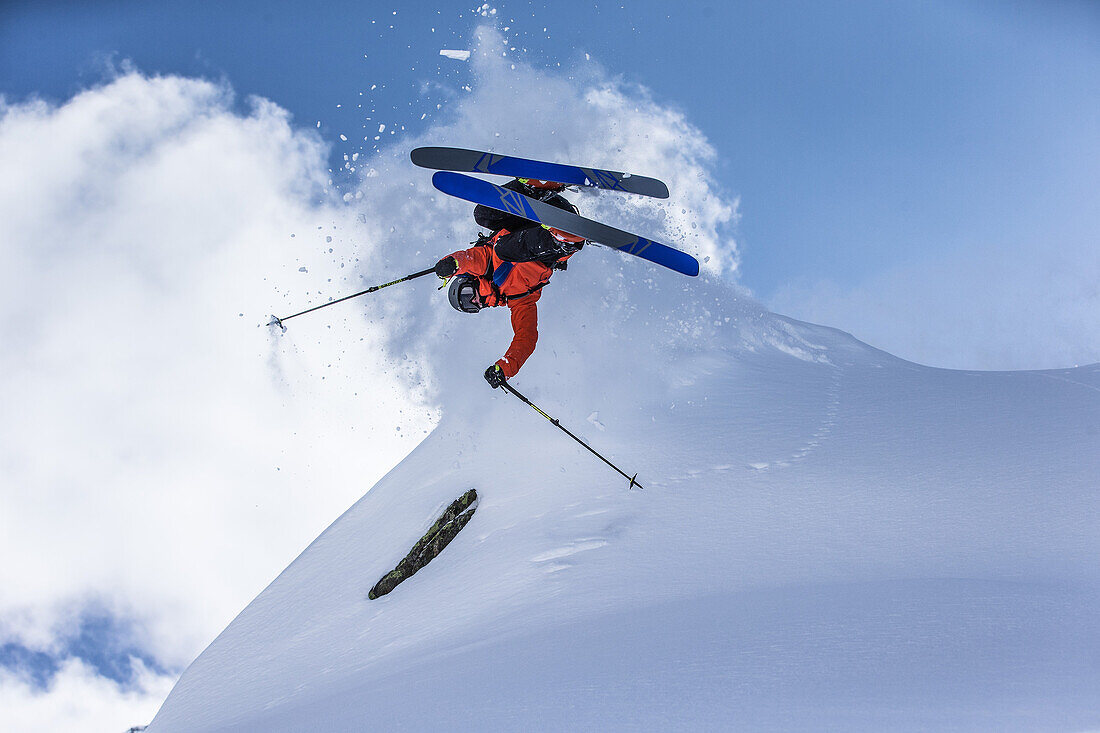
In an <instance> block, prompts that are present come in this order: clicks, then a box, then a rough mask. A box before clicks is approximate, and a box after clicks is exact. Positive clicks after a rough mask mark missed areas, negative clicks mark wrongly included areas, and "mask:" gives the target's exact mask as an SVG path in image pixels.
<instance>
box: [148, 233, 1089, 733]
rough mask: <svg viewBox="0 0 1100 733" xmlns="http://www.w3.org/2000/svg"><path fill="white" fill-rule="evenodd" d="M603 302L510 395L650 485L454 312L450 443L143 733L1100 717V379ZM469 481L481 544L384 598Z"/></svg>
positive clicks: (434, 438)
mask: <svg viewBox="0 0 1100 733" xmlns="http://www.w3.org/2000/svg"><path fill="white" fill-rule="evenodd" d="M585 254H586V256H588V257H593V258H594V257H595V256H596V255H597V254H598V255H600V256H607V254H608V253H604V252H601V253H591V254H590V253H585ZM611 254H612V255H613V256H618V255H614V253H611ZM569 274H573V272H572V269H571V271H570V273H569ZM591 277H597V276H594V275H593V276H591ZM615 277H619V276H615ZM579 280H583V276H582V277H581V278H577V280H575V281H574V282H577V281H579ZM658 283H659V284H658ZM586 285H587V287H590V286H592V283H587V284H586ZM587 287H586V288H585V290H587ZM563 290H564V291H566V292H567V293H568V290H569V288H563ZM673 292H675V293H676V294H677V297H680V298H681V299H682V301H683V303H684V305H683V307H682V308H681V309H674V308H670V307H668V302H669V300H671V297H667V298H666V296H668V295H669V294H670V293H673ZM657 293H663V294H664V295H656V294H657ZM569 294H572V295H577V294H575V293H569ZM554 295H556V296H559V299H558V301H557V302H558V305H557V306H556V307H558V308H560V307H562V306H561V302H560V301H561V295H560V294H559V293H554ZM577 297H580V296H579V295H577ZM604 297H605V302H604V303H603V304H602V305H603V308H602V309H601V310H600V318H599V319H594V318H592V317H590V316H580V317H578V318H575V319H573V320H571V321H570V320H569V319H567V318H564V317H562V316H561V315H560V314H559V315H558V316H556V317H554V318H549V319H547V320H546V326H545V328H544V329H543V334H542V339H543V343H542V344H541V345H540V347H539V348H540V350H541V353H540V355H539V358H537V359H533V360H532V362H531V363H530V364H529V365H528V366H527V367H525V368H524V370H523V371H522V372H521V374H520V375H519V376H518V377H517V384H520V383H522V384H524V385H526V386H528V389H527V390H526V392H527V393H528V396H530V397H531V398H532V399H534V400H535V401H536V402H538V403H540V405H541V406H542V407H543V408H544V409H546V410H548V411H549V412H550V413H551V414H554V415H555V416H557V417H559V418H560V419H561V420H562V422H563V423H564V424H566V425H569V426H571V427H573V428H574V429H575V430H577V431H579V432H580V433H581V434H582V435H584V436H585V437H586V438H587V439H589V440H590V441H591V442H592V443H593V444H594V445H595V446H596V447H597V448H599V449H600V450H603V451H605V452H606V454H607V455H609V456H610V457H611V458H613V459H614V460H616V461H618V462H620V463H621V464H623V465H624V467H627V468H629V470H630V471H631V472H633V471H639V473H640V475H639V479H640V480H644V481H645V485H646V487H647V488H646V490H645V491H627V489H626V485H625V481H623V480H621V479H620V478H619V477H618V476H617V475H615V474H614V473H613V472H611V471H610V470H609V469H608V468H607V467H606V466H604V465H603V464H601V463H599V461H597V460H596V459H595V458H593V457H592V456H591V455H589V454H587V453H586V452H584V451H583V449H581V448H580V447H579V446H576V445H575V444H572V443H571V442H570V441H568V439H566V438H565V437H564V436H561V435H560V434H558V433H557V431H555V430H553V428H552V427H550V426H548V425H547V424H546V423H545V421H544V420H542V419H541V418H539V417H538V416H537V415H535V414H534V413H533V412H532V411H530V410H529V409H528V408H526V407H525V406H523V405H522V404H520V403H519V402H518V401H516V400H514V399H513V398H511V397H509V396H508V395H505V394H503V393H502V392H500V391H497V392H490V391H489V390H488V388H487V387H486V386H485V385H484V383H479V380H480V377H479V371H478V370H477V369H476V368H474V365H475V364H477V365H480V364H481V362H483V361H484V358H483V357H482V358H480V360H479V357H481V352H482V351H483V349H481V347H480V345H479V344H478V340H477V335H476V333H474V332H472V331H471V332H470V333H466V332H465V331H463V330H462V328H464V325H463V324H465V323H469V322H470V321H469V319H467V321H465V322H463V321H456V323H457V324H460V325H458V326H456V327H455V328H456V329H458V333H456V334H454V335H453V338H454V342H455V343H454V344H453V345H452V344H445V346H444V347H441V348H450V349H452V350H451V351H450V352H449V354H448V356H449V357H450V358H451V363H452V364H453V366H454V372H453V373H449V374H448V375H447V376H444V377H441V379H442V387H443V390H442V393H443V394H444V396H445V397H444V400H445V402H444V405H443V418H442V421H441V422H440V424H439V425H438V427H437V428H436V429H435V431H434V432H433V433H432V434H431V435H430V436H429V437H428V438H427V439H426V440H425V441H424V442H423V443H422V444H421V445H420V446H419V447H418V448H417V449H416V450H415V451H413V453H412V454H411V455H410V456H409V457H408V458H407V459H406V460H405V461H403V462H402V463H401V464H400V465H399V466H397V467H396V468H395V469H394V470H393V471H392V472H390V474H389V475H387V476H386V477H385V478H384V479H383V480H382V481H381V482H379V483H378V484H377V485H376V486H374V487H373V488H372V489H371V490H370V491H369V492H368V493H367V494H366V495H365V496H364V498H363V499H362V500H361V501H360V502H359V503H357V504H356V505H355V506H354V507H352V508H351V509H350V510H349V511H348V512H347V513H346V514H345V515H344V516H343V517H341V518H340V519H339V520H337V521H336V522H335V523H334V524H333V525H332V526H331V527H330V528H329V529H328V530H327V531H326V532H325V533H324V534H322V535H321V536H320V537H319V538H318V539H317V540H316V541H315V542H314V543H313V545H311V546H310V548H309V549H308V550H306V551H305V552H304V553H303V554H302V555H301V556H300V557H299V558H298V560H296V561H295V562H294V563H293V564H292V565H291V566H290V567H289V568H287V570H286V571H285V572H284V573H283V574H282V575H281V576H280V577H279V578H278V579H277V580H276V581H275V582H274V583H272V584H271V586H270V587H269V588H268V589H267V590H265V591H264V592H263V593H262V594H261V595H260V596H259V597H258V598H257V599H256V600H255V601H254V602H253V603H252V604H251V605H250V606H249V607H248V608H246V609H245V610H244V611H243V612H242V613H241V614H240V616H239V617H238V618H237V619H236V620H235V621H234V623H233V624H232V625H230V626H229V628H227V629H226V630H225V632H223V633H222V635H221V636H219V637H218V639H217V640H216V641H215V642H214V643H213V644H212V645H211V646H210V647H209V648H208V649H207V650H206V652H204V653H203V655H202V656H200V657H199V659H198V660H196V662H195V663H194V664H193V665H192V666H191V668H190V669H189V670H188V671H187V672H186V673H185V674H184V676H183V677H182V679H181V680H180V682H179V684H178V685H177V686H176V689H175V690H174V691H173V693H172V694H171V696H170V697H169V698H168V700H167V702H166V703H165V705H164V707H163V709H162V710H161V712H160V714H159V715H158V716H157V718H156V719H155V721H154V723H153V725H152V727H151V728H150V730H151V731H154V732H160V731H174V730H188V731H204V730H241V729H247V730H299V729H302V727H303V726H316V725H321V726H322V727H325V728H329V729H334V730H343V729H353V728H359V727H362V726H363V725H368V726H369V727H378V728H381V729H386V730H394V729H408V730H417V729H423V728H425V727H427V726H430V725H433V724H438V723H440V722H441V721H446V724H447V725H448V726H450V727H455V728H480V729H501V728H505V729H520V728H522V729H532V728H534V729H547V730H551V729H563V728H570V727H589V728H599V729H628V728H634V729H636V728H638V727H641V728H686V729H698V728H701V727H708V726H729V725H731V724H733V722H734V721H742V722H746V724H747V727H750V728H769V727H773V728H774V727H780V728H782V727H789V726H792V725H793V726H795V727H805V726H807V725H809V726H811V727H814V726H818V725H828V724H832V725H838V726H841V727H855V728H867V729H870V728H881V727H886V728H890V729H898V728H906V727H911V728H922V727H924V728H927V727H933V728H942V727H944V726H946V725H952V726H959V727H963V728H982V727H988V726H989V725H990V724H991V721H992V725H993V726H994V727H1002V724H1006V725H1007V724H1009V723H1011V722H1012V721H1016V720H1018V719H1019V718H1017V717H1016V716H1017V714H1018V712H1019V708H1020V707H1021V706H1024V707H1027V710H1028V712H1027V716H1029V717H1027V719H1028V720H1031V721H1033V722H1036V723H1037V724H1039V725H1040V727H1042V726H1043V724H1044V723H1050V722H1051V721H1054V720H1057V721H1060V722H1064V721H1077V722H1079V723H1081V724H1085V723H1086V722H1088V721H1090V720H1092V719H1091V718H1090V717H1089V715H1090V714H1091V713H1090V711H1094V710H1095V703H1096V698H1095V695H1094V694H1092V693H1091V692H1089V691H1090V690H1092V691H1094V690H1096V689H1100V685H1097V682H1100V680H1098V678H1097V677H1098V674H1097V670H1096V668H1095V666H1092V665H1090V664H1089V662H1088V657H1087V654H1085V653H1084V652H1082V651H1081V650H1082V649H1087V648H1096V643H1097V642H1098V641H1100V623H1098V622H1097V621H1096V620H1095V616H1094V614H1091V613H1087V608H1088V607H1089V605H1090V604H1094V603H1095V601H1096V600H1097V599H1098V597H1100V596H1098V594H1097V581H1098V577H1097V574H1098V571H1097V568H1096V565H1095V563H1094V562H1093V559H1094V558H1095V557H1096V554H1097V551H1098V550H1100V537H1098V536H1097V533H1096V531H1095V519H1096V518H1097V516H1098V512H1097V509H1098V508H1100V507H1098V503H1100V500H1098V499H1097V493H1096V490H1095V489H1096V477H1097V476H1100V431H1098V430H1097V415H1098V414H1100V366H1092V367H1084V368H1080V369H1075V370H1064V371H1058V372H1019V373H973V372H953V371H946V370H938V369H930V368H926V367H921V366H919V365H916V364H911V363H908V362H904V361H901V360H898V359H895V358H893V357H891V356H889V355H888V354H885V353H883V352H880V351H877V350H875V349H872V348H870V347H868V346H866V345H864V344H861V343H859V342H858V341H856V340H854V339H852V338H851V337H850V336H848V335H846V334H843V333H841V332H839V331H836V330H834V329H830V328H825V327H819V326H813V325H810V324H804V323H799V322H796V321H792V320H790V319H786V318H783V317H781V316H776V315H774V314H770V313H767V312H765V311H763V310H762V309H760V308H759V307H758V306H757V305H756V304H754V303H752V302H751V301H749V300H745V299H743V298H738V297H737V296H736V295H735V294H734V293H733V292H732V291H731V290H730V289H729V288H728V287H727V286H723V285H721V284H720V283H716V282H708V281H705V280H704V281H703V282H702V283H701V284H699V285H698V287H696V288H694V289H693V290H691V291H690V292H687V291H681V290H680V289H678V288H677V287H676V282H675V281H674V280H665V281H662V280H661V279H660V277H654V278H652V279H647V280H646V281H643V282H639V284H637V285H636V286H634V287H630V288H618V289H614V288H610V287H608V288H606V289H605V296H604ZM544 299H545V300H547V301H548V302H554V301H553V300H551V296H550V294H549V293H548V294H547V296H545V297H544ZM566 299H568V298H566ZM588 310H589V311H594V310H595V309H594V308H589V309H588ZM604 314H607V316H608V317H605V316H604ZM456 316H457V314H456ZM647 334H648V338H647V337H646V335H647ZM467 336H468V337H469V339H467V338H466V337H467ZM459 345H465V346H467V347H468V348H459ZM470 352H473V353H470ZM593 412H598V421H599V422H600V423H601V424H603V425H604V428H605V429H603V430H600V429H599V428H598V427H596V426H595V425H594V424H593V423H591V422H589V421H588V420H587V418H588V417H589V416H590V415H591V414H592V413H593ZM472 487H473V488H477V489H478V493H479V495H480V496H481V505H480V508H479V509H478V512H477V514H476V516H475V517H474V518H473V520H472V521H471V522H470V523H469V525H468V526H467V527H466V528H465V529H464V530H463V531H462V533H461V534H459V536H458V537H457V538H456V539H455V540H454V541H453V542H452V543H451V545H450V546H448V547H447V549H446V550H444V551H443V553H442V554H441V555H440V556H439V557H438V558H436V559H435V560H434V561H432V563H431V564H430V565H429V566H427V567H426V568H425V569H423V570H421V571H420V572H419V573H418V574H417V575H416V576H415V577H413V578H412V579H410V580H408V581H406V582H405V583H403V584H402V585H401V586H399V587H398V588H397V589H396V590H395V591H394V592H393V593H391V594H390V595H388V596H385V597H384V598H381V599H379V600H376V601H368V600H367V598H366V594H367V591H368V590H369V588H370V587H371V585H372V584H373V583H374V582H375V581H376V580H378V578H379V577H381V575H382V574H384V573H385V572H386V571H388V570H389V569H391V568H392V567H393V566H394V564H395V563H396V562H397V561H398V560H399V559H400V558H401V557H402V556H403V554H404V553H405V552H406V551H407V550H408V547H409V545H410V544H411V543H412V542H413V541H415V540H416V538H417V537H419V536H420V534H421V533H422V532H423V531H424V530H425V529H426V528H427V524H428V523H430V522H431V521H432V520H433V519H434V518H435V517H436V516H437V515H438V513H439V511H440V510H441V509H442V508H443V507H444V506H446V505H447V503H448V502H450V501H451V500H453V499H454V498H455V497H456V496H458V495H459V494H461V493H462V492H463V491H465V490H466V489H468V488H472ZM1036 671H1039V672H1041V674H1034V672H1036ZM1010 727H1011V726H1010Z"/></svg>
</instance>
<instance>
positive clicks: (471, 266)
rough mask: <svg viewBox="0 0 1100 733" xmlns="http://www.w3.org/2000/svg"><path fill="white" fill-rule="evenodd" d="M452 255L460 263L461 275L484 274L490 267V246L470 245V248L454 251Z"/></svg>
mask: <svg viewBox="0 0 1100 733" xmlns="http://www.w3.org/2000/svg"><path fill="white" fill-rule="evenodd" d="M451 257H454V258H455V262H457V263H458V274H460V275H478V276H481V275H484V274H485V271H486V270H487V269H488V268H489V257H490V254H489V248H488V247H470V248H469V249H463V250H459V251H458V252H452V253H451Z"/></svg>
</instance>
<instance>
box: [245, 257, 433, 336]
mask: <svg viewBox="0 0 1100 733" xmlns="http://www.w3.org/2000/svg"><path fill="white" fill-rule="evenodd" d="M433 272H435V268H434V267H429V268H428V269H427V270H421V271H420V272H414V273H413V274H411V275H406V276H405V277H403V278H400V279H398V280H394V281H393V282H388V283H386V284H384V285H374V286H372V287H369V288H367V289H366V290H361V291H359V292H358V293H354V294H352V295H345V296H344V297H343V298H340V299H338V300H331V301H329V302H328V303H322V304H321V305H315V306H313V307H312V308H307V309H306V310H304V311H302V312H301V313H295V314H294V315H292V316H283V317H282V318H279V317H278V316H275V315H273V316H271V321H270V322H269V323H268V324H267V325H269V326H278V327H279V328H281V329H283V333H286V326H284V325H283V321H289V320H290V319H291V318H297V317H298V316H304V315H305V314H306V313H312V312H313V311H315V310H320V309H321V308H328V307H329V306H330V305H336V304H337V303H343V302H344V301H345V300H351V299H352V298H358V297H359V296H360V295H366V294H367V293H373V292H374V291H375V290H381V289H382V288H388V287H389V286H391V285H396V284H397V283H403V282H405V281H406V280H413V279H416V278H418V277H423V276H424V275H430V274H432V273H433Z"/></svg>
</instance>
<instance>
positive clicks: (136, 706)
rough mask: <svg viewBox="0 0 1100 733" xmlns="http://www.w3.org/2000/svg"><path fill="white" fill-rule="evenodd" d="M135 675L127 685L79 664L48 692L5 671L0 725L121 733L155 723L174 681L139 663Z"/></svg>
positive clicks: (0, 675)
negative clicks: (158, 710) (154, 717)
mask: <svg viewBox="0 0 1100 733" xmlns="http://www.w3.org/2000/svg"><path fill="white" fill-rule="evenodd" d="M135 668H136V674H135V675H134V680H133V682H132V683H131V684H130V685H127V686H122V685H119V684H117V683H115V682H112V681H111V680H108V679H104V678H103V677H100V676H99V675H98V674H96V672H95V670H94V669H92V668H90V667H89V666H87V665H86V664H84V663H82V662H81V661H80V660H77V659H70V660H68V661H67V662H65V664H64V665H62V667H61V669H60V670H58V672H57V674H56V675H54V677H53V679H52V680H50V682H49V684H48V685H47V686H46V688H45V689H42V688H40V687H38V686H37V685H35V684H33V683H31V682H30V681H28V680H27V679H24V678H22V677H20V676H19V675H16V674H13V673H11V672H8V671H6V670H4V669H2V668H0V724H2V726H3V728H4V730H9V731H20V733H36V732H37V731H41V732H42V733H59V732H60V731H108V732H117V733H121V731H123V730H126V729H128V728H130V727H133V726H139V725H145V724H147V723H148V722H149V721H150V720H152V718H153V715H154V714H155V713H156V711H157V708H158V707H159V706H160V703H161V702H163V700H164V698H165V696H167V694H168V691H169V690H170V689H171V687H172V684H173V683H174V681H175V675H158V674H155V673H154V672H152V671H150V670H148V669H146V668H145V667H144V666H142V665H141V662H140V661H135Z"/></svg>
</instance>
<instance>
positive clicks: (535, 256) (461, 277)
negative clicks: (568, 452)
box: [435, 178, 585, 389]
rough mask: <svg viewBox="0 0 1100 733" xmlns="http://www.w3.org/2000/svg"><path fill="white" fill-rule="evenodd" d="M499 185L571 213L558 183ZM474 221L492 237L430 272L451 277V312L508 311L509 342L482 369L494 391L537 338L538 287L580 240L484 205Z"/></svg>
mask: <svg viewBox="0 0 1100 733" xmlns="http://www.w3.org/2000/svg"><path fill="white" fill-rule="evenodd" d="M504 187H505V188H507V189H510V190H512V191H516V192H518V193H522V194H524V195H525V196H530V197H532V198H537V199H540V200H542V201H544V202H545V203H547V204H550V205H551V206H556V207H558V208H560V209H564V210H566V211H570V212H572V213H574V214H575V213H577V208H576V207H575V206H573V205H572V204H571V203H569V201H568V200H567V199H566V198H565V197H564V196H561V195H560V193H559V192H560V191H561V190H563V189H564V188H565V186H563V185H562V184H559V183H553V182H550V181H537V180H534V179H527V178H517V179H515V180H513V181H511V182H510V183H508V184H505V186H504ZM474 220H475V221H476V222H477V223H478V225H480V226H483V227H485V228H486V229H489V230H490V231H491V232H493V234H492V235H491V236H488V237H487V236H485V235H483V234H479V235H478V241H477V242H476V243H475V244H474V246H472V247H470V248H469V249H465V250H460V251H458V252H453V253H451V254H449V255H447V256H446V257H444V258H443V259H441V260H440V261H439V262H437V263H436V265H435V273H436V274H437V275H438V276H439V277H441V278H445V279H446V278H453V280H451V284H450V287H449V289H448V291H447V295H448V299H449V300H450V303H451V306H452V307H454V308H455V310H458V311H461V312H463V313H477V312H478V311H480V310H481V309H482V308H491V307H494V306H501V305H506V306H508V308H509V309H510V310H511V312H512V332H513V336H512V343H511V345H510V346H509V347H508V350H507V351H506V352H505V354H504V356H503V357H501V358H500V359H498V360H497V361H496V363H494V364H492V365H491V366H489V368H488V369H486V370H485V381H486V382H488V383H489V386H491V387H493V388H494V389H496V388H497V387H500V386H501V385H502V384H503V383H504V381H505V380H507V379H510V378H512V377H514V376H515V375H516V372H518V371H519V370H520V367H522V366H523V363H524V362H525V361H527V358H528V357H529V356H531V353H532V352H534V350H535V344H536V342H537V341H538V337H539V334H538V308H537V306H536V304H537V303H538V300H539V297H540V296H541V295H542V288H543V287H545V286H546V285H547V283H549V282H550V276H551V275H553V274H554V271H555V270H564V269H566V262H567V260H568V259H569V258H570V257H572V256H573V255H574V254H576V253H577V252H578V251H579V250H580V249H581V247H583V246H584V241H585V240H584V239H583V238H582V237H578V236H575V235H573V234H569V233H568V232H563V231H561V230H560V229H552V228H550V227H547V226H545V225H539V224H536V223H535V222H532V221H529V220H527V219H524V218H522V217H518V216H515V215H512V214H508V213H506V212H503V211H498V210H496V209H493V208H490V207H488V206H480V205H479V206H477V207H476V208H475V209H474Z"/></svg>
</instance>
